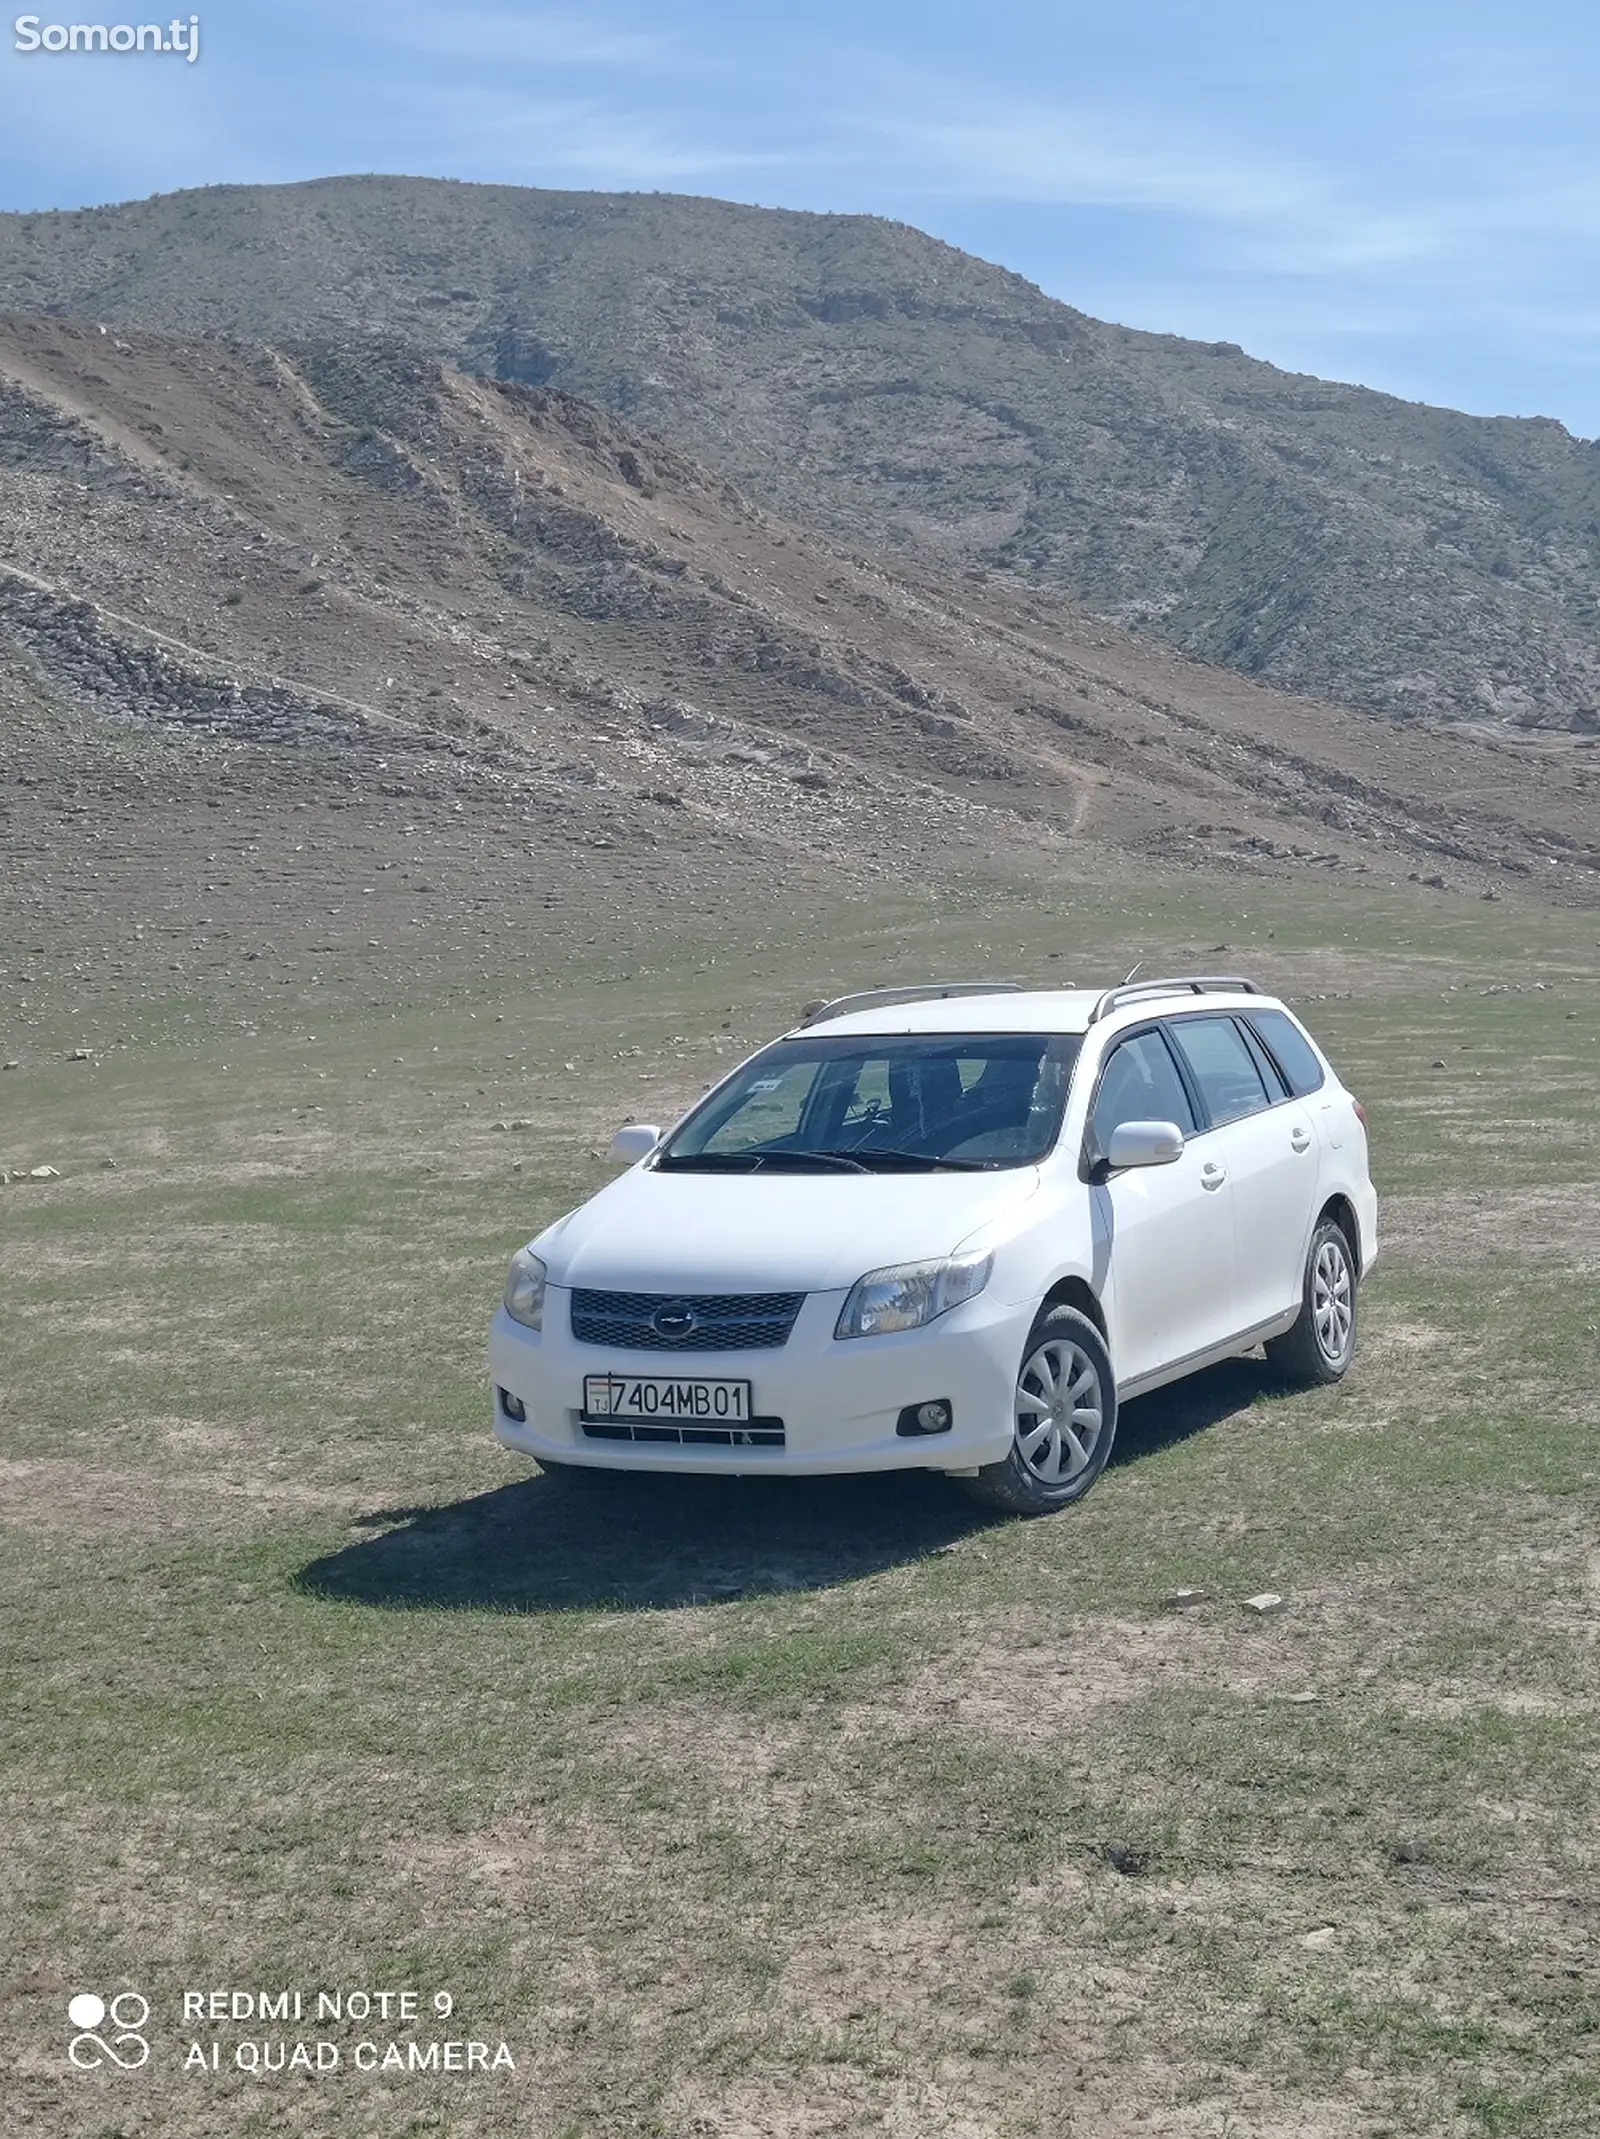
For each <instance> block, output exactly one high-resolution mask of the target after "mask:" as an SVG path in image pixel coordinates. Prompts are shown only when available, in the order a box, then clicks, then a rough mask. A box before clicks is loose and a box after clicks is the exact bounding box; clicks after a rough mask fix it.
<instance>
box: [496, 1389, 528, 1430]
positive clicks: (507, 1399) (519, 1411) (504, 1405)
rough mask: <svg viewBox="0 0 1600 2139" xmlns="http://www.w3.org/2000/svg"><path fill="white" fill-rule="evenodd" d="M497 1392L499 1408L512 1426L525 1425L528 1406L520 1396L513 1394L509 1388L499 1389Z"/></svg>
mask: <svg viewBox="0 0 1600 2139" xmlns="http://www.w3.org/2000/svg"><path fill="white" fill-rule="evenodd" d="M498 1394H499V1398H500V1409H501V1411H502V1412H503V1413H504V1414H505V1416H506V1417H507V1418H508V1419H510V1421H511V1422H512V1424H513V1425H514V1426H526V1425H527V1423H528V1407H527V1405H526V1404H525V1403H524V1402H523V1401H522V1398H521V1397H520V1396H513V1395H512V1393H511V1391H510V1390H509V1389H501V1390H500V1391H499V1392H498Z"/></svg>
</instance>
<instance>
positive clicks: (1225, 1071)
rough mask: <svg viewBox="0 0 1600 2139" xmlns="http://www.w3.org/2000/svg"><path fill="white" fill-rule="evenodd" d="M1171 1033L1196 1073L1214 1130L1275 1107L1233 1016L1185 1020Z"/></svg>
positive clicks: (1176, 1024)
mask: <svg viewBox="0 0 1600 2139" xmlns="http://www.w3.org/2000/svg"><path fill="white" fill-rule="evenodd" d="M1171 1032H1172V1037H1173V1039H1174V1040H1175V1041H1176V1042H1177V1044H1178V1047H1179V1049H1180V1051H1181V1053H1182V1055H1183V1059H1184V1060H1185V1061H1186V1062H1187V1063H1188V1065H1189V1067H1190V1069H1191V1070H1192V1071H1193V1072H1194V1081H1195V1083H1196V1084H1197V1085H1199V1087H1200V1097H1201V1099H1202V1100H1203V1101H1204V1102H1205V1109H1206V1113H1207V1114H1208V1115H1209V1116H1210V1119H1211V1126H1212V1127H1213V1128H1220V1127H1221V1125H1222V1124H1223V1123H1224V1122H1229V1121H1238V1120H1240V1119H1241V1118H1242V1117H1243V1116H1244V1115H1246V1114H1259V1113H1260V1112H1261V1111H1262V1109H1263V1108H1264V1107H1267V1106H1270V1105H1272V1104H1273V1100H1272V1099H1270V1098H1269V1097H1268V1094H1267V1087H1266V1085H1265V1083H1264V1082H1263V1081H1262V1076H1261V1072H1260V1070H1258V1069H1257V1068H1256V1062H1255V1057H1254V1055H1252V1054H1251V1052H1250V1050H1249V1048H1248V1047H1247V1046H1246V1044H1245V1037H1244V1034H1243V1033H1242V1032H1241V1031H1240V1030H1239V1028H1238V1026H1237V1025H1236V1024H1235V1023H1234V1022H1233V1019H1232V1018H1231V1017H1215V1018H1182V1019H1179V1020H1177V1021H1175V1022H1174V1024H1173V1025H1172V1027H1171Z"/></svg>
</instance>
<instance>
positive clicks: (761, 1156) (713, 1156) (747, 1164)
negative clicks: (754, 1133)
mask: <svg viewBox="0 0 1600 2139" xmlns="http://www.w3.org/2000/svg"><path fill="white" fill-rule="evenodd" d="M765 1161H766V1153H765V1152H762V1151H686V1152H684V1153H683V1154H682V1155H681V1156H679V1155H677V1154H674V1153H673V1152H670V1151H664V1152H663V1153H662V1154H661V1156H660V1158H659V1159H657V1160H656V1171H657V1172H658V1173H759V1172H760V1170H761V1167H762V1166H763V1164H764V1163H765Z"/></svg>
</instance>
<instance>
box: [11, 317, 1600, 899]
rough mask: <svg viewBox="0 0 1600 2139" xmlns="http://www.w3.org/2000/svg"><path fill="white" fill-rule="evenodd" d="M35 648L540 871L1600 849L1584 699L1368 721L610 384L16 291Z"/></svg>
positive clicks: (67, 673) (233, 743)
mask: <svg viewBox="0 0 1600 2139" xmlns="http://www.w3.org/2000/svg"><path fill="white" fill-rule="evenodd" d="M5 675H9V676H10V677H11V679H12V682H13V684H14V686H15V687H16V689H17V690H21V691H24V692H25V693H26V694H32V695H31V696H30V697H28V698H27V700H26V702H27V703H33V702H35V701H36V700H37V699H38V697H39V694H41V693H42V694H43V695H44V697H45V698H47V699H49V700H51V701H53V702H54V703H56V704H58V705H61V706H63V707H66V708H68V709H70V710H72V712H73V713H74V715H75V717H77V718H79V719H80V720H83V719H88V720H89V721H91V722H92V723H94V722H97V723H98V724H99V725H100V727H101V728H102V730H104V729H105V726H106V724H107V723H108V722H109V723H114V724H116V727H117V728H118V730H119V731H129V732H133V731H144V732H146V733H155V732H157V731H159V732H160V733H162V734H165V735H166V736H168V737H171V736H174V735H184V734H186V735H189V736H191V737H193V738H197V739H199V740H200V741H201V742H202V743H203V744H204V746H205V749H206V750H207V751H209V753H210V761H214V762H215V763H220V764H223V765H224V766H226V763H227V762H229V754H230V753H243V754H244V755H242V756H239V757H238V760H237V764H236V765H235V771H236V773H241V772H242V769H243V768H245V767H246V766H247V765H249V766H254V767H255V768H256V770H255V772H253V773H252V774H251V778H252V779H258V780H262V781H265V782H266V783H267V784H268V785H269V786H270V785H271V784H272V783H273V782H274V781H276V780H278V779H279V778H280V776H281V775H282V771H283V767H284V766H285V765H286V764H291V763H293V762H302V763H312V762H314V763H315V765H316V766H317V768H318V771H317V775H316V780H317V782H320V783H321V784H322V785H323V786H324V787H326V786H327V784H328V782H329V781H330V780H332V781H335V782H336V783H337V784H338V785H339V786H340V788H341V789H346V788H352V787H354V788H359V789H360V790H361V791H362V792H363V793H366V794H368V795H372V794H377V795H379V796H382V795H383V794H385V793H390V794H392V796H393V797H395V798H403V796H404V795H405V794H407V793H410V792H419V793H420V792H426V794H427V795H428V796H430V797H431V799H432V800H433V801H434V802H440V801H443V802H444V803H446V804H447V805H448V804H449V803H450V800H451V797H452V796H454V797H456V799H457V800H458V801H460V802H461V805H462V807H467V806H469V805H470V806H471V807H473V808H478V807H479V806H480V805H481V806H482V808H483V809H484V810H487V812H488V816H487V817H486V819H485V823H490V822H492V824H493V825H494V827H495V828H496V831H495V836H496V838H498V840H499V842H500V844H501V845H502V846H505V845H506V844H507V843H508V842H509V843H511V845H512V848H513V849H514V851H515V852H516V853H518V854H523V853H525V854H526V856H527V858H528V859H527V863H526V866H525V868H524V869H523V874H524V875H525V876H526V877H527V879H528V880H529V882H530V883H531V882H533V881H534V880H535V879H537V880H538V881H540V882H544V881H546V880H548V883H549V885H550V887H551V890H550V896H551V897H552V898H554V897H556V896H558V895H559V896H561V897H563V898H565V899H568V900H571V899H573V898H574V897H578V898H581V897H582V896H585V895H588V894H589V893H590V892H592V890H593V886H594V882H595V879H594V877H593V876H592V875H589V876H585V875H584V873H583V872H581V871H580V872H579V873H578V874H577V875H575V874H574V872H573V869H572V858H573V856H574V855H575V854H578V853H587V854H590V855H593V854H594V853H596V852H599V853H605V854H609V855H611V856H614V857H616V862H615V863H607V864H605V865H603V866H604V867H605V868H612V867H615V866H619V865H621V864H622V863H623V861H624V858H625V865H626V868H627V870H628V872H629V873H630V876H631V878H632V879H633V881H634V882H635V884H636V885H638V884H640V883H644V882H646V881H648V882H652V883H653V882H658V881H659V883H660V884H661V885H662V886H663V890H664V893H665V891H666V890H670V891H671V892H672V894H673V896H675V897H681V896H683V895H685V892H686V890H692V887H693V886H694V885H696V884H710V883H712V881H713V880H715V881H717V882H720V883H725V884H726V883H731V882H733V881H734V880H735V878H737V879H738V880H739V881H742V882H757V881H758V882H759V884H760V886H761V891H762V896H763V897H764V898H765V899H766V900H767V901H768V902H770V901H771V900H772V899H773V897H774V896H775V895H776V894H777V893H779V892H780V891H781V887H782V886H783V884H784V883H786V882H790V881H793V882H796V883H799V882H800V881H802V880H805V881H807V882H810V883H813V884H815V883H818V882H822V881H824V880H825V881H826V882H828V883H830V884H832V885H833V886H834V888H835V889H838V890H849V889H866V888H868V887H870V886H871V885H872V884H874V883H877V882H881V881H883V879H884V876H885V873H886V872H887V873H889V874H891V875H892V876H894V877H895V878H897V879H898V880H899V881H901V882H903V883H906V884H911V883H915V882H919V881H920V882H931V881H939V880H944V879H947V878H948V877H949V875H950V873H951V872H952V871H956V872H958V873H959V871H961V870H963V869H971V868H975V867H981V868H984V869H988V870H995V869H998V870H1001V871H1008V870H1009V871H1011V872H1013V873H1018V874H1028V873H1029V872H1037V871H1039V870H1045V871H1055V872H1061V871H1065V870H1069V869H1071V868H1072V867H1073V866H1074V864H1075V862H1081V861H1082V860H1083V859H1084V857H1085V854H1086V852H1087V853H1092V854H1094V855H1097V856H1099V857H1100V862H1101V864H1103V865H1107V866H1114V865H1115V864H1116V862H1117V861H1118V859H1119V858H1120V860H1121V861H1122V862H1124V863H1125V862H1127V861H1129V860H1136V861H1137V862H1138V863H1139V865H1140V866H1148V865H1149V864H1150V863H1151V862H1152V861H1157V862H1159V861H1171V862H1175V863H1185V864H1187V863H1195V862H1205V863H1208V864H1211V865H1214V866H1222V867H1225V868H1231V869H1236V870H1241V871H1245V872H1250V873H1258V872H1262V871H1266V872H1269V873H1281V872H1284V871H1288V870H1293V871H1295V872H1296V873H1298V874H1301V875H1303V874H1304V873H1305V872H1306V871H1308V870H1309V871H1313V872H1318V873H1332V874H1338V873H1343V874H1348V875H1353V876H1361V875H1372V876H1374V878H1375V879H1376V880H1378V881H1389V880H1394V879H1396V878H1401V877H1404V876H1411V877H1414V878H1416V879H1418V880H1419V881H1423V882H1437V883H1439V884H1441V885H1442V884H1446V883H1448V884H1450V885H1452V886H1455V887H1459V888H1474V889H1479V890H1482V891H1485V892H1492V891H1495V890H1497V889H1498V888H1499V887H1500V886H1503V885H1511V884H1522V885H1527V884H1528V883H1529V882H1530V881H1531V882H1532V883H1533V884H1535V885H1536V886H1537V888H1538V889H1539V890H1540V891H1541V892H1542V893H1545V894H1547V895H1552V896H1555V897H1559V898H1569V899H1575V900H1579V901H1584V902H1588V901H1590V900H1592V899H1593V898H1594V897H1595V895H1596V891H1597V888H1600V875H1597V871H1600V851H1597V850H1596V847H1595V843H1594V838H1593V822H1594V804H1595V797H1596V791H1597V788H1600V763H1597V760H1596V757H1595V755H1594V751H1595V746H1594V745H1593V744H1592V743H1591V742H1589V741H1588V740H1587V739H1584V738H1576V737H1557V736H1546V737H1538V736H1532V735H1529V736H1526V737H1518V736H1515V735H1511V734H1507V733H1506V732H1505V731H1498V730H1497V731H1495V732H1494V733H1492V734H1491V733H1483V734H1477V733H1468V732H1464V731H1456V730H1439V729H1436V728H1432V727H1429V726H1428V725H1426V724H1423V723H1420V722H1419V723H1412V724H1410V725H1408V726H1405V727H1398V726H1392V725H1390V724H1387V723H1381V722H1374V721H1373V720H1371V719H1370V718H1369V717H1368V716H1366V715H1363V714H1359V713H1352V712H1349V711H1346V710H1342V709H1339V708H1336V707H1333V706H1329V705H1319V704H1316V703H1313V702H1308V701H1305V700H1302V699H1298V698H1293V697H1287V696H1284V695H1283V694H1280V693H1276V692H1273V691H1271V690H1268V689H1265V688H1263V687H1261V686H1259V685H1255V684H1250V683H1246V682H1243V681H1241V680H1240V679H1239V678H1237V677H1235V676H1232V675H1230V674H1229V673H1228V672H1227V671H1225V670H1221V669H1217V668H1208V667H1205V666H1202V665H1198V664H1195V663H1193V662H1191V661H1188V660H1186V659H1184V658H1182V657H1179V656H1177V655H1174V654H1171V653H1168V652H1165V651H1162V650H1160V649H1156V648H1152V647H1150V646H1148V645H1146V644H1141V643H1140V642H1139V641H1138V640H1136V639H1134V638H1132V637H1130V636H1129V635H1128V634H1126V633H1125V632H1122V631H1120V630H1118V629H1116V628H1114V627H1112V626H1109V625H1106V624H1104V623H1103V622H1100V621H1098V620H1096V619H1094V618H1092V617H1088V616H1085V615H1081V614H1078V613H1076V612H1069V611H1065V610H1064V609H1063V608H1062V606H1061V605H1060V604H1059V603H1058V602H1052V603H1050V604H1040V603H1038V602H1036V601H1032V600H1030V599H1028V598H1027V597H1026V596H1025V595H1023V594H1022V593H1021V592H1020V591H1019V590H1017V589H1016V588H1015V587H1013V586H1011V585H1010V584H1008V583H1004V582H1000V581H983V582H981V583H975V582H973V581H972V580H970V579H967V580H960V581H957V580H953V579H951V578H948V577H941V576H939V575H936V574H934V573H932V572H930V571H928V570H925V569H922V568H918V567H913V566H910V565H907V566H903V567H894V568H890V567H887V566H885V565H884V564H883V563H882V562H880V561H876V560H869V559H867V558H865V557H863V556H861V555H858V554H856V553H854V552H852V551H850V550H847V549H844V548H840V547H837V546H830V545H829V544H827V543H825V542H823V541H822V540H821V539H820V538H818V537H816V536H814V535H811V534H808V533H806V532H805V531H803V530H801V529H799V528H798V527H796V526H794V525H793V524H792V523H787V522H785V521H783V520H781V519H780V518H778V517H777V516H776V515H774V514H773V513H771V512H770V511H768V510H767V509H766V508H764V507H761V506H757V505H753V504H751V503H750V502H748V501H747V500H746V499H745V498H744V497H743V496H742V495H741V494H740V493H739V491H738V490H737V489H735V488H734V487H733V486H731V485H730V484H729V483H728V482H726V481H725V480H724V479H723V478H722V477H721V476H720V475H715V474H712V473H709V472H707V471H706V470H705V469H704V468H703V467H701V466H699V465H698V464H697V463H695V462H694V461H692V460H691V459H689V458H687V457H686V456H684V455H682V454H680V453H678V452H677V451H675V450H673V449H670V448H666V447H663V446H661V445H659V444H657V443H653V442H651V441H649V440H648V439H646V438H645V437H643V436H642V435H641V434H639V433H637V432H635V431H633V430H631V429H630V428H629V427H628V426H626V425H624V424H623V423H622V422H621V421H620V420H618V419H617V418H615V417H613V416H611V415H609V414H606V413H604V412H602V411H598V410H596V409H594V408H593V407H591V406H589V405H587V404H584V403H582V402H579V401H576V400H573V399H571V398H569V397H568V396H566V395H564V394H561V393H559V392H556V391H554V390H552V389H549V388H539V387H529V386H523V385H517V384H512V383H492V382H489V381H487V380H485V379H483V378H481V377H473V376H470V375H467V374H463V373H461V372H457V371H453V370H449V369H446V368H443V367H441V366H440V365H439V364H437V363H436V362H435V361H434V360H433V359H431V358H428V357H424V356H422V355H419V354H418V353H417V351H416V350H415V348H414V347H413V346H412V345H411V344H409V343H407V342H404V341H400V340H393V339H390V340H383V339H378V338H374V337H372V336H366V337H363V338H361V339H359V340H353V339H351V338H350V337H348V336H346V337H344V338H343V339H341V340H337V341H333V340H314V339H313V340H300V341H297V342H294V343H286V344H283V345H280V346H275V347H269V346H266V345H260V344H250V343H243V342H235V341H228V340H223V339H221V338H212V339H201V340H193V341H183V340H174V339H170V338H163V337H156V336H149V335H145V334H141V333H138V332H136V331H129V332H126V333H122V332H118V331H116V330H114V329H110V328H107V327H105V326H103V325H101V326H95V325H86V324H82V323H72V322H64V321H53V320H41V319H38V318H27V317H20V318H19V317H12V318H10V319H0V681H3V680H4V676H5ZM15 702H16V703H18V704H21V703H23V702H24V700H22V699H18V700H16V701H15ZM218 753H220V757H219V755H218ZM274 767H276V768H277V769H276V770H273V769H272V768H274ZM33 777H34V775H33V773H32V772H30V773H29V780H30V781H31V780H32V779H33ZM407 783H409V785H408V784H407ZM235 784H236V785H237V784H238V781H237V780H236V781H235ZM245 784H247V785H248V782H246V783H245ZM313 784H316V783H315V782H314V783H313ZM401 814H404V805H403V803H402V809H401ZM79 829H80V830H81V829H82V828H81V827H80V828H79Z"/></svg>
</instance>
